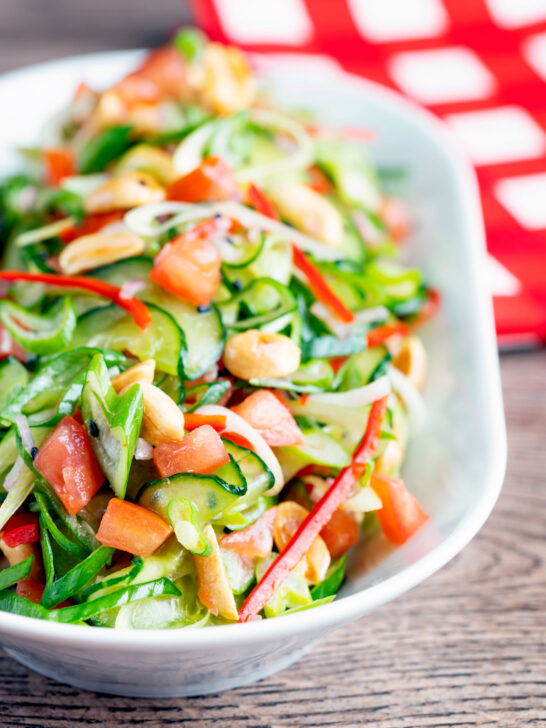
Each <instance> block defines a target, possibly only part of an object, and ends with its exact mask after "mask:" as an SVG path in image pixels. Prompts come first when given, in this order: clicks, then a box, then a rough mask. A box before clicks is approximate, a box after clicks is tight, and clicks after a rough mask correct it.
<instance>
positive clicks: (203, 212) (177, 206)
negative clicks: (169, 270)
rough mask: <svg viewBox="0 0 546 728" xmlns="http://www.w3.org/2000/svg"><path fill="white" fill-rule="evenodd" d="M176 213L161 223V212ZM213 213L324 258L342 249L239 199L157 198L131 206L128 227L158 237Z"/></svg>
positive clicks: (328, 258)
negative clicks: (189, 201) (195, 201)
mask: <svg viewBox="0 0 546 728" xmlns="http://www.w3.org/2000/svg"><path fill="white" fill-rule="evenodd" d="M166 214H167V215H173V217H172V218H171V219H170V220H168V222H164V223H158V222H156V220H157V218H158V217H159V216H161V215H166ZM214 215H225V216H226V217H228V218H231V219H232V220H236V221H237V222H238V223H240V224H241V225H243V226H244V227H246V228H248V229H251V228H257V229H259V230H264V231H265V232H270V233H277V234H278V235H279V236H280V237H281V238H282V239H283V240H288V241H291V242H294V243H296V245H297V246H298V247H300V248H301V249H302V250H306V251H307V252H309V253H312V254H313V255H315V256H316V257H317V258H319V259H321V260H337V259H338V258H339V250H337V249H335V248H332V247H331V246H330V245H324V243H321V242H319V241H318V240H316V239H315V238H311V237H310V236H309V235H305V234H304V233H301V232H300V231H299V230H295V229H294V228H291V227H290V226H289V225H285V224H284V223H282V222H279V221H278V220H272V219H271V218H269V217H266V216H265V215H262V214H261V213H259V212H256V211H255V210H251V209H250V208H249V207H245V206H244V205H241V204H240V203H238V202H233V201H225V202H211V203H202V204H199V205H192V204H185V203H183V202H157V203H153V204H151V205H142V206H141V207H135V208H134V209H133V210H130V211H129V212H128V213H127V214H126V215H125V218H124V221H125V224H126V225H127V227H128V228H129V229H130V230H131V231H132V232H134V233H135V234H136V235H140V236H142V237H144V238H154V237H158V236H159V235H161V234H162V233H164V232H166V231H167V230H169V229H170V228H172V227H176V226H177V225H182V224H183V223H185V222H190V221H193V220H202V219H204V218H207V217H213V216H214Z"/></svg>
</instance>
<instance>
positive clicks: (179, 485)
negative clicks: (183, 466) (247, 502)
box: [138, 473, 238, 524]
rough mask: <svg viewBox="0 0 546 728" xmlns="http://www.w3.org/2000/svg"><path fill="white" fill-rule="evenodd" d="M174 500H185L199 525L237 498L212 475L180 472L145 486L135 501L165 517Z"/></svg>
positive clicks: (227, 486) (209, 519)
mask: <svg viewBox="0 0 546 728" xmlns="http://www.w3.org/2000/svg"><path fill="white" fill-rule="evenodd" d="M175 498H185V499H186V500H188V501H190V502H191V503H193V504H194V505H195V507H196V508H197V510H198V512H199V522H200V523H201V524H203V523H208V522H209V521H211V520H212V519H213V518H215V517H216V516H217V515H219V514H220V513H222V512H223V511H225V510H228V509H229V508H232V507H233V506H234V505H235V503H236V502H237V500H238V495H237V493H234V492H233V490H232V489H231V488H230V486H229V485H228V484H227V483H225V482H224V481H222V480H221V479H220V478H216V477H215V476H214V475H198V474H197V473H180V474H179V475H173V476H171V477H170V478H162V479H161V480H155V481H153V482H152V483H147V484H146V485H145V486H144V487H143V488H142V490H141V491H140V494H139V497H138V502H139V503H140V505H141V506H144V507H145V508H149V509H150V510H152V511H155V512H156V513H158V514H159V515H160V516H163V518H167V507H168V505H169V502H170V501H172V500H174V499H175Z"/></svg>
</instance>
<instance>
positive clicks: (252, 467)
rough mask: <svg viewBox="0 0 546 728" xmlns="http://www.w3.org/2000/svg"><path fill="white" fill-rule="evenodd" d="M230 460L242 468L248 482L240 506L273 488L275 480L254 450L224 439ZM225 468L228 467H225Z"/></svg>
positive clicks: (239, 502)
mask: <svg viewBox="0 0 546 728" xmlns="http://www.w3.org/2000/svg"><path fill="white" fill-rule="evenodd" d="M222 441H223V443H224V445H225V447H226V450H227V452H228V455H229V456H230V459H232V460H233V461H234V462H235V464H236V465H237V466H238V467H239V468H240V470H241V473H242V475H243V477H244V479H245V481H246V493H245V494H244V495H242V496H241V498H239V499H238V501H237V504H238V505H243V504H244V505H246V504H248V503H250V502H252V501H254V500H255V499H256V498H257V497H258V496H259V495H261V494H262V493H265V492H266V491H267V490H269V488H272V487H273V484H274V482H275V479H274V477H273V473H272V472H271V471H270V470H269V468H268V467H267V465H266V464H265V463H264V461H263V460H262V459H261V457H259V456H258V455H256V453H255V452H252V450H247V448H246V447H241V446H240V445H235V444H234V443H233V442H231V441H230V440H227V439H225V438H222ZM224 467H228V466H227V465H225V466H224Z"/></svg>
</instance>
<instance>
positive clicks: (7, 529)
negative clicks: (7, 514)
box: [2, 511, 40, 549]
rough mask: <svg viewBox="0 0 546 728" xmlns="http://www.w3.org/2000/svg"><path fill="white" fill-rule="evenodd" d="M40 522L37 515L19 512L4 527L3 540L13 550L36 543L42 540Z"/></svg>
mask: <svg viewBox="0 0 546 728" xmlns="http://www.w3.org/2000/svg"><path fill="white" fill-rule="evenodd" d="M38 522H39V519H38V514H37V513H28V512H25V511H19V512H18V513H16V514H15V515H14V516H12V517H11V518H10V519H9V521H8V522H7V523H6V525H5V526H4V532H3V534H2V540H3V541H4V543H5V544H7V545H8V546H9V548H11V549H14V548H17V546H21V544H24V543H35V542H36V541H39V540H40V529H39V527H38Z"/></svg>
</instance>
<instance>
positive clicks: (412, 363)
mask: <svg viewBox="0 0 546 728" xmlns="http://www.w3.org/2000/svg"><path fill="white" fill-rule="evenodd" d="M392 363H393V364H394V366H395V367H396V368H397V369H399V370H400V371H401V372H402V374H405V375H406V377H407V378H408V379H409V381H410V382H411V383H412V384H413V386H414V387H417V389H421V388H422V387H423V385H424V383H425V379H426V375H427V352H426V349H425V347H424V345H423V342H422V341H421V339H420V338H419V337H417V336H408V337H407V338H406V339H404V341H403V342H402V346H401V347H400V349H399V351H398V353H397V355H396V356H395V358H394V359H393V362H392Z"/></svg>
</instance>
